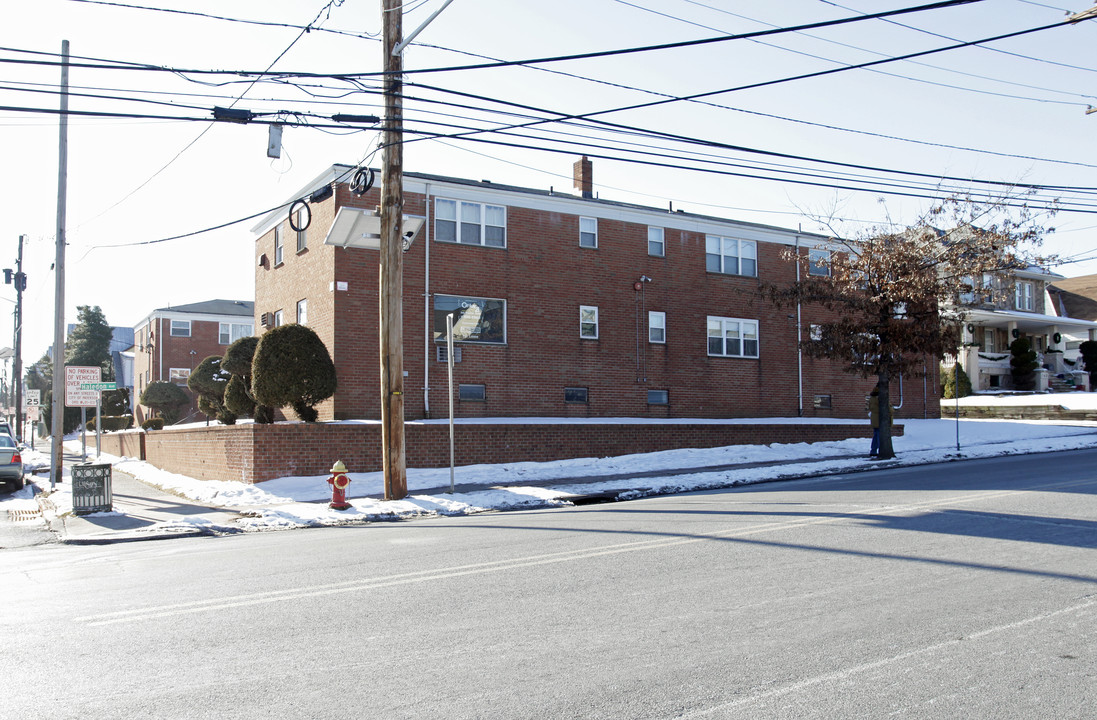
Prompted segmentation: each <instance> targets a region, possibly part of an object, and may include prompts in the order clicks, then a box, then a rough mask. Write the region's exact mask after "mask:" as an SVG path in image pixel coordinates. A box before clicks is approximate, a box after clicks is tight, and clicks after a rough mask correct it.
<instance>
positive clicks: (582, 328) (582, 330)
mask: <svg viewBox="0 0 1097 720" xmlns="http://www.w3.org/2000/svg"><path fill="white" fill-rule="evenodd" d="M592 329H593V334H591V330H592ZM579 337H581V338H582V339H584V340H597V339H598V307H597V306H596V305H580V306H579Z"/></svg>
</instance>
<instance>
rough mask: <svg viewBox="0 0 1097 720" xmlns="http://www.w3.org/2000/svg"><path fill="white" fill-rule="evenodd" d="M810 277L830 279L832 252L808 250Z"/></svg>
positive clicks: (823, 249) (819, 249)
mask: <svg viewBox="0 0 1097 720" xmlns="http://www.w3.org/2000/svg"><path fill="white" fill-rule="evenodd" d="M820 261H822V262H820ZM808 275H816V276H819V277H830V250H827V249H826V248H811V249H810V250H808Z"/></svg>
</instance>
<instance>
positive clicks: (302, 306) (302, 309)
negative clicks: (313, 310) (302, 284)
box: [297, 298, 309, 325]
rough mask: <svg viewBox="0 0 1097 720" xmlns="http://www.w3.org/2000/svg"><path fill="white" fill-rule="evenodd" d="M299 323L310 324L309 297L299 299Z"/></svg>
mask: <svg viewBox="0 0 1097 720" xmlns="http://www.w3.org/2000/svg"><path fill="white" fill-rule="evenodd" d="M297 324H298V325H308V324H309V301H308V298H301V299H300V300H298V301H297Z"/></svg>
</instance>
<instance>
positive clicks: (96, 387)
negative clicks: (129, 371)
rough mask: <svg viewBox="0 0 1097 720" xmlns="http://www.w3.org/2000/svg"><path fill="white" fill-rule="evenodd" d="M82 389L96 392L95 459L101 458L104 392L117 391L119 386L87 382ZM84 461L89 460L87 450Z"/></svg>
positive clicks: (82, 384)
mask: <svg viewBox="0 0 1097 720" xmlns="http://www.w3.org/2000/svg"><path fill="white" fill-rule="evenodd" d="M80 389H81V390H92V391H94V392H95V457H99V456H100V455H102V454H103V451H102V445H103V391H104V390H117V389H118V384H117V383H112V382H86V383H80ZM85 425H86V423H85ZM84 459H85V460H87V459H88V453H87V450H85V451H84Z"/></svg>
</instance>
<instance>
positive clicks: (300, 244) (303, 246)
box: [293, 210, 309, 252]
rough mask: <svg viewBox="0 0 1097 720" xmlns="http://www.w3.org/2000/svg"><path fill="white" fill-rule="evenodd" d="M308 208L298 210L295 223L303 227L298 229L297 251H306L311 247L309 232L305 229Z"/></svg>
mask: <svg viewBox="0 0 1097 720" xmlns="http://www.w3.org/2000/svg"><path fill="white" fill-rule="evenodd" d="M307 212H308V211H307V210H298V211H297V217H296V219H295V220H294V222H293V224H294V225H296V226H297V227H299V228H301V229H300V230H298V231H297V252H304V251H305V250H307V249H308V247H309V241H308V234H307V232H306V230H305V220H306V217H307V216H306V213H307Z"/></svg>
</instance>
